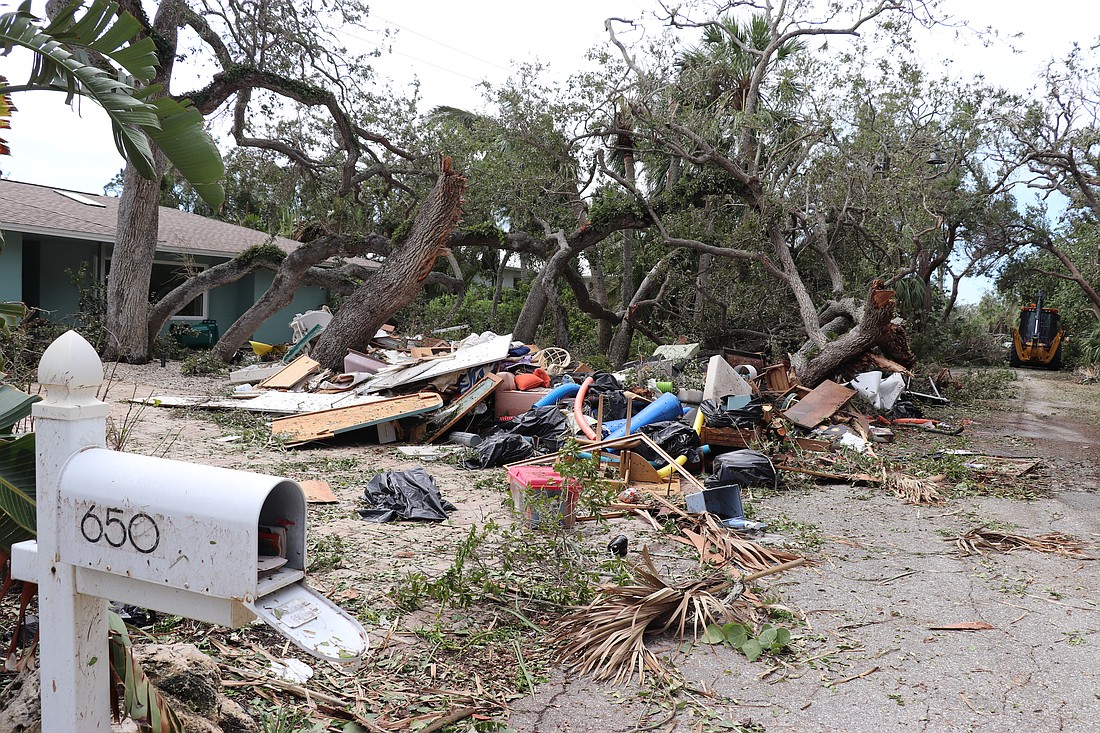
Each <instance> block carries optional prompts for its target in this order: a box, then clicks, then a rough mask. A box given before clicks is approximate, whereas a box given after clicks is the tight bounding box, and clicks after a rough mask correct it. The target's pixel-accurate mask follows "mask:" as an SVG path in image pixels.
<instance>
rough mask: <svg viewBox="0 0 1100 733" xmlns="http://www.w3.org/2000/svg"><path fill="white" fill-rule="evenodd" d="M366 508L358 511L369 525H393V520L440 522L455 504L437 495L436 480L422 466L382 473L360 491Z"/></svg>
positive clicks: (452, 509)
mask: <svg viewBox="0 0 1100 733" xmlns="http://www.w3.org/2000/svg"><path fill="white" fill-rule="evenodd" d="M363 498H364V499H365V500H366V502H367V504H368V505H370V508H369V509H360V510H359V516H361V517H362V518H363V519H365V520H367V521H368V522H392V521H393V520H395V519H425V520H428V521H433V522H441V521H443V520H444V519H446V518H447V512H453V511H454V510H455V506H454V504H452V503H451V502H449V501H447V500H446V499H444V498H443V497H442V496H441V495H440V493H439V487H438V486H437V485H436V483H435V479H434V478H432V477H431V475H430V474H429V473H428V472H427V471H425V470H424V467H423V466H417V467H416V468H410V469H409V470H407V471H383V472H382V473H380V474H378V475H377V476H375V477H374V478H372V479H371V480H370V481H368V482H367V487H366V488H365V489H363Z"/></svg>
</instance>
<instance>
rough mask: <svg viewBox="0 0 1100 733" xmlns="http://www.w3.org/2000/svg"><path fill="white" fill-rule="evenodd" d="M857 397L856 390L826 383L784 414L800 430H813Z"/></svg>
mask: <svg viewBox="0 0 1100 733" xmlns="http://www.w3.org/2000/svg"><path fill="white" fill-rule="evenodd" d="M855 396H856V392H855V390H854V389H848V388H847V387H845V386H843V385H840V384H837V383H836V382H833V381H825V382H822V383H821V384H819V385H817V386H816V387H814V388H813V389H812V390H811V391H810V393H809V394H808V395H806V396H805V397H803V398H802V399H800V400H799V401H798V402H796V403H794V405H792V406H791V407H790V408H789V409H787V410H785V411H784V412H783V417H785V418H787V419H788V420H790V421H791V422H793V423H794V424H795V425H797V426H799V427H800V428H806V429H807V430H812V429H813V428H815V427H817V426H818V425H820V424H821V423H822V422H824V421H825V420H827V419H829V418H830V417H832V416H833V414H834V413H835V412H836V411H837V410H839V409H840V408H841V407H844V405H846V404H848V400H850V399H852V398H853V397H855Z"/></svg>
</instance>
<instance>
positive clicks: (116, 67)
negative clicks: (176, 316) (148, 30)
mask: <svg viewBox="0 0 1100 733" xmlns="http://www.w3.org/2000/svg"><path fill="white" fill-rule="evenodd" d="M81 11H83V12H81ZM43 22H44V21H42V20H40V19H39V18H38V17H36V16H35V15H34V14H33V13H31V3H30V0H27V1H26V2H24V3H23V4H22V5H20V6H19V9H18V10H16V11H14V12H7V13H0V55H7V54H8V53H10V52H11V50H12V49H14V48H17V47H18V48H26V49H28V50H29V51H31V52H32V54H34V58H33V64H32V67H31V74H30V78H29V79H28V80H27V82H26V83H25V84H21V85H15V84H12V83H10V82H9V81H8V80H6V79H3V78H2V77H0V100H6V103H5V104H4V106H3V107H2V108H0V109H2V110H5V111H6V112H8V113H10V112H11V111H13V110H14V108H13V107H11V105H10V100H11V96H10V95H11V94H12V93H14V92H22V91H30V90H51V91H60V92H63V93H64V94H65V101H66V103H68V104H72V102H73V99H74V98H76V97H77V96H80V97H87V98H89V99H91V100H93V101H94V102H95V103H96V104H98V105H99V106H100V107H102V108H103V110H104V111H105V112H106V113H107V116H108V117H109V118H110V120H111V127H112V129H113V133H114V139H115V146H116V147H117V148H118V151H119V153H120V154H121V155H122V157H124V158H125V159H126V160H127V161H129V162H130V163H132V164H133V166H134V168H136V169H137V171H138V172H139V173H140V174H141V176H142V177H143V178H146V179H150V180H153V179H155V178H157V171H156V166H155V165H154V162H153V151H152V147H151V146H150V143H149V141H150V140H152V141H153V143H154V144H155V145H156V146H157V147H158V148H159V149H160V150H161V151H162V152H163V153H164V154H165V156H167V158H168V160H170V161H171V162H172V165H173V166H175V168H176V170H177V171H179V173H180V175H181V176H183V177H184V178H185V179H186V180H187V181H188V182H189V183H191V185H192V186H194V188H195V192H196V193H198V194H199V196H201V197H202V199H203V200H204V201H206V203H208V204H209V205H210V206H211V207H212V208H214V209H219V208H221V205H222V202H223V201H224V200H225V191H224V189H223V187H222V185H221V183H220V181H221V178H222V176H223V174H224V172H225V167H224V165H223V164H222V159H221V154H220V153H219V152H218V148H217V146H216V145H215V144H214V140H213V138H211V137H210V135H209V134H208V133H207V132H206V131H205V130H204V129H203V124H202V122H203V120H202V115H201V114H200V113H199V112H198V110H196V109H195V107H194V106H193V105H192V104H191V102H190V101H189V100H186V99H184V100H176V99H173V98H171V97H169V96H167V94H166V90H165V89H163V88H162V87H161V86H159V85H156V84H148V82H150V81H151V80H152V79H153V78H154V77H155V75H156V69H157V66H158V65H159V63H160V62H159V59H158V58H157V49H156V45H155V44H154V42H153V39H152V38H151V37H150V36H148V35H146V36H144V37H143V38H138V36H140V35H142V30H143V29H142V25H141V22H140V21H139V20H138V19H137V18H135V17H134V16H132V15H130V14H129V13H125V12H120V11H119V6H118V3H117V2H110V0H92V2H91V3H90V4H88V5H87V6H86V7H85V2H84V0H70V2H68V3H67V4H65V5H64V7H63V8H62V9H61V11H60V12H59V13H58V14H57V15H56V16H55V17H54V19H53V20H52V21H50V23H49V24H48V25H45V27H43ZM5 116H6V115H5ZM5 126H6V125H5ZM0 142H2V141H0ZM3 152H4V148H3V147H0V154H2V153H3Z"/></svg>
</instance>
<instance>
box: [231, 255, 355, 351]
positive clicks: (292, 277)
mask: <svg viewBox="0 0 1100 733" xmlns="http://www.w3.org/2000/svg"><path fill="white" fill-rule="evenodd" d="M372 239H373V237H367V238H354V237H346V236H342V235H328V236H323V237H320V238H319V239H315V240H313V241H312V242H310V243H309V244H303V245H302V246H301V247H299V248H298V249H296V250H294V251H293V252H291V253H290V254H288V255H287V256H286V258H285V259H284V260H283V261H282V263H281V264H280V265H279V267H278V269H277V270H276V271H275V277H274V278H273V279H272V281H271V285H270V287H268V289H267V291H266V292H264V294H263V295H261V296H260V299H259V300H257V301H256V302H255V303H253V304H252V307H250V308H249V309H248V310H246V311H245V312H244V313H242V314H241V317H240V318H238V319H237V320H236V321H234V322H233V325H232V326H230V327H229V328H228V329H226V331H225V333H224V334H223V335H222V337H221V338H220V339H218V343H217V344H215V345H214V349H213V351H214V354H215V355H216V356H217V357H218V358H219V359H221V360H222V361H229V360H230V359H232V358H233V356H234V355H235V354H236V353H237V349H239V348H240V347H241V345H243V344H244V342H245V341H247V340H248V339H249V338H251V337H252V334H254V333H255V332H256V329H258V328H259V327H260V326H261V325H262V324H263V322H264V321H266V320H267V319H268V318H270V317H271V316H273V315H275V313H277V312H278V311H279V309H280V308H283V307H285V306H287V305H289V304H290V302H291V300H293V299H294V293H295V291H296V290H297V289H298V286H299V285H301V283H302V281H303V279H304V278H305V277H306V274H307V273H308V272H309V270H310V268H312V267H313V266H314V265H316V264H317V263H318V262H324V261H325V260H327V259H329V258H330V257H350V256H353V255H358V254H361V253H362V252H363V251H365V250H366V249H367V248H368V247H369V246H370V244H369V243H370V241H371V240H372ZM211 269H213V268H211Z"/></svg>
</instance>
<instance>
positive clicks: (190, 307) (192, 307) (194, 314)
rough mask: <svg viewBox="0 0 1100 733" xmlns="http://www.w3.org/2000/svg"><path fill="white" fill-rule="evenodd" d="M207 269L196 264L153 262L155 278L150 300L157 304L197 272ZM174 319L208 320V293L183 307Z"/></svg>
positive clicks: (151, 280) (153, 277)
mask: <svg viewBox="0 0 1100 733" xmlns="http://www.w3.org/2000/svg"><path fill="white" fill-rule="evenodd" d="M205 269H206V266H205V265H196V264H194V263H186V264H184V263H181V262H153V276H152V278H151V279H150V280H149V299H150V300H151V301H152V302H153V303H156V302H157V301H159V300H160V299H161V298H163V297H164V296H165V295H168V293H170V292H172V290H173V289H175V288H176V287H177V286H178V285H181V284H183V283H184V282H186V281H187V279H188V278H189V277H191V275H193V274H195V272H196V271H198V270H205ZM173 318H180V319H199V320H201V319H203V318H206V293H203V294H201V295H199V296H198V297H197V298H195V299H194V300H192V301H191V302H190V303H188V304H187V305H185V306H183V308H181V309H180V312H179V313H177V314H176V315H175V316H173Z"/></svg>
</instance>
